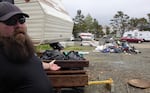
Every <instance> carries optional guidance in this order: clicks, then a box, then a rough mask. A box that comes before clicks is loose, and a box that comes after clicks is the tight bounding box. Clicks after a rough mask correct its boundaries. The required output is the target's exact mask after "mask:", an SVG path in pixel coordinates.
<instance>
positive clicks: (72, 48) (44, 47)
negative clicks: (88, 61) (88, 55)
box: [35, 44, 94, 52]
mask: <svg viewBox="0 0 150 93" xmlns="http://www.w3.org/2000/svg"><path fill="white" fill-rule="evenodd" d="M35 49H36V51H37V52H40V51H45V50H52V48H51V47H50V46H49V44H43V45H39V46H36V47H35ZM93 49H94V47H90V46H68V47H65V48H64V51H89V50H93Z"/></svg>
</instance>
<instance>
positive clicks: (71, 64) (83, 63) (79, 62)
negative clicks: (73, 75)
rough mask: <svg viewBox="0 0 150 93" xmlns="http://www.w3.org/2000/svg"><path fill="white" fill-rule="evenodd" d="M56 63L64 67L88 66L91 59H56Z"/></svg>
mask: <svg viewBox="0 0 150 93" xmlns="http://www.w3.org/2000/svg"><path fill="white" fill-rule="evenodd" d="M43 62H47V63H48V62H51V60H43ZM55 63H56V64H58V65H59V66H61V67H62V68H65V67H69V68H71V67H88V66H89V61H88V60H56V61H55Z"/></svg>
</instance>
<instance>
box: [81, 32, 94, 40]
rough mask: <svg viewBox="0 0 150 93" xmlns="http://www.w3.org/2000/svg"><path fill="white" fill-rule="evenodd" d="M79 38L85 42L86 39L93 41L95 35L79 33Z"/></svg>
mask: <svg viewBox="0 0 150 93" xmlns="http://www.w3.org/2000/svg"><path fill="white" fill-rule="evenodd" d="M79 37H80V38H81V39H82V40H84V39H89V40H93V39H94V34H92V33H79Z"/></svg>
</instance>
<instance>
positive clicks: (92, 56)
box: [85, 42, 150, 93]
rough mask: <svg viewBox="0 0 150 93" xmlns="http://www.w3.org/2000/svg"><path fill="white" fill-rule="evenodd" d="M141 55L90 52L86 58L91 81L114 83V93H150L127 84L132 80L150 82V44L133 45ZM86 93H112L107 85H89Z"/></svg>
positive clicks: (148, 89) (147, 90) (149, 89)
mask: <svg viewBox="0 0 150 93" xmlns="http://www.w3.org/2000/svg"><path fill="white" fill-rule="evenodd" d="M132 45H134V46H135V48H137V49H138V50H139V51H141V53H138V54H131V55H129V54H124V53H101V52H93V51H90V53H89V54H88V55H85V58H86V59H87V60H89V62H90V65H89V67H87V68H85V69H86V70H87V73H88V76H89V81H92V80H100V81H103V80H107V79H109V78H112V79H113V81H114V91H115V92H114V93H150V88H147V89H140V88H136V87H133V86H130V85H129V84H128V83H127V82H128V80H131V79H142V80H143V79H144V80H147V81H149V82H150V42H144V43H142V44H132ZM85 93H110V90H109V89H107V88H106V84H100V85H88V86H86V87H85Z"/></svg>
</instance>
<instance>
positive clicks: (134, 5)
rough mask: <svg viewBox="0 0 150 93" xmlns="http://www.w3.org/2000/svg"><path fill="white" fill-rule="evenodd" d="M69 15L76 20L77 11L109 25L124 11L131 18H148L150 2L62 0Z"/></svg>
mask: <svg viewBox="0 0 150 93" xmlns="http://www.w3.org/2000/svg"><path fill="white" fill-rule="evenodd" d="M61 1H62V3H63V5H64V7H65V9H66V10H67V12H68V13H69V15H70V16H71V17H72V18H74V17H75V15H76V14H77V10H78V9H81V11H82V14H83V15H85V16H86V15H87V14H88V13H89V14H90V15H91V16H92V17H93V18H96V19H97V20H98V21H99V24H102V25H108V24H109V23H110V20H111V19H112V18H113V16H114V15H115V14H116V13H117V11H123V13H124V14H127V15H128V16H130V17H134V18H135V17H136V18H141V17H145V18H147V14H148V13H150V0H61Z"/></svg>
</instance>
